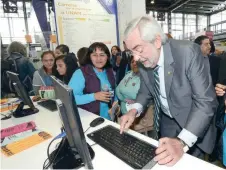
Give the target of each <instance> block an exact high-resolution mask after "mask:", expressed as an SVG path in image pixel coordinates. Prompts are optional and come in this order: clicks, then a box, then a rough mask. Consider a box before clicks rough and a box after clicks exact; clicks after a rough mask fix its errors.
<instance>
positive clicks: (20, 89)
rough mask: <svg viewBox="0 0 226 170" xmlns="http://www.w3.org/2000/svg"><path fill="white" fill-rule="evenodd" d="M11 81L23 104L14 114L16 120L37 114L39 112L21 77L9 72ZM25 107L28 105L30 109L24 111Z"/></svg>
mask: <svg viewBox="0 0 226 170" xmlns="http://www.w3.org/2000/svg"><path fill="white" fill-rule="evenodd" d="M6 73H7V75H8V76H9V79H10V81H11V82H12V84H13V86H14V88H15V90H16V93H17V95H18V96H19V98H20V100H21V102H20V104H19V105H18V107H17V109H16V110H15V111H14V112H13V116H14V117H15V118H19V117H24V116H28V115H32V114H35V113H37V112H38V111H39V110H38V109H37V108H35V106H34V104H33V102H32V100H31V98H30V96H29V95H28V92H27V91H26V90H25V88H24V85H23V84H22V83H21V81H20V79H19V77H18V76H19V75H18V74H17V73H14V72H10V71H7V72H6ZM24 105H28V106H29V108H26V109H24Z"/></svg>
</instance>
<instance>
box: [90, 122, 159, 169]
mask: <svg viewBox="0 0 226 170" xmlns="http://www.w3.org/2000/svg"><path fill="white" fill-rule="evenodd" d="M87 136H88V137H89V138H90V139H92V140H93V141H94V142H96V143H97V144H99V145H100V146H102V147H103V148H104V149H106V150H108V151H109V152H111V153H112V154H114V155H115V156H117V157H118V158H120V159H121V160H122V161H124V162H125V163H127V164H129V165H130V166H131V167H133V168H135V169H142V168H144V169H150V168H151V167H153V166H154V165H155V164H156V162H154V160H153V158H154V156H155V150H156V147H155V146H153V145H151V144H148V143H146V142H144V141H142V140H140V139H138V138H136V137H134V136H132V135H130V134H128V133H123V134H120V133H119V129H117V128H115V127H113V126H110V125H108V126H105V127H104V128H102V129H99V130H97V131H95V132H92V133H90V134H88V135H87Z"/></svg>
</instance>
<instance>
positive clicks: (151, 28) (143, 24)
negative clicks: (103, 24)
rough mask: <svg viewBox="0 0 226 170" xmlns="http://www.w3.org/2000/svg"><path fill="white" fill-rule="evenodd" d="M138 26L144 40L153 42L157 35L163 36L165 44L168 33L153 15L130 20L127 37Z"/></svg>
mask: <svg viewBox="0 0 226 170" xmlns="http://www.w3.org/2000/svg"><path fill="white" fill-rule="evenodd" d="M136 27H138V29H139V31H140V35H141V38H142V40H144V41H148V42H150V43H153V42H154V40H155V38H156V36H157V35H159V36H160V37H161V40H162V44H165V43H166V41H167V37H166V35H165V34H164V33H163V31H162V29H161V27H160V25H159V24H158V22H157V21H156V20H155V19H154V18H153V17H152V16H142V17H138V18H135V19H133V20H132V21H130V22H129V24H128V26H127V27H126V30H125V32H124V37H125V39H126V38H127V37H128V35H129V34H130V33H131V32H132V31H133V30H134V29H135V28H136Z"/></svg>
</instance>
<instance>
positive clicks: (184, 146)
mask: <svg viewBox="0 0 226 170" xmlns="http://www.w3.org/2000/svg"><path fill="white" fill-rule="evenodd" d="M177 139H178V140H179V141H180V143H181V145H182V146H183V150H184V152H187V151H188V150H189V147H188V145H187V144H186V143H185V142H184V141H183V140H181V139H180V138H178V137H177Z"/></svg>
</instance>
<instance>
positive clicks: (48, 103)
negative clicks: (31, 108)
mask: <svg viewBox="0 0 226 170" xmlns="http://www.w3.org/2000/svg"><path fill="white" fill-rule="evenodd" d="M38 105H40V106H42V107H44V108H46V109H48V110H50V111H56V110H57V105H56V102H55V101H54V100H43V101H41V102H38Z"/></svg>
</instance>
